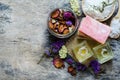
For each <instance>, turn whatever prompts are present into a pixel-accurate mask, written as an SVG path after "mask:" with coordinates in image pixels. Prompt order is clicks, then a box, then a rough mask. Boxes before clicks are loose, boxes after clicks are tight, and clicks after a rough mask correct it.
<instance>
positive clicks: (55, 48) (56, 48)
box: [51, 40, 65, 53]
mask: <svg viewBox="0 0 120 80" xmlns="http://www.w3.org/2000/svg"><path fill="white" fill-rule="evenodd" d="M64 43H65V42H64V41H62V40H60V41H57V42H54V43H53V44H52V45H51V51H52V52H53V53H58V51H59V50H60V49H61V47H62V46H63V45H64Z"/></svg>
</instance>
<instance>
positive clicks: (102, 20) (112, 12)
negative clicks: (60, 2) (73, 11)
mask: <svg viewBox="0 0 120 80" xmlns="http://www.w3.org/2000/svg"><path fill="white" fill-rule="evenodd" d="M84 1H85V0H82V11H83V13H84V14H85V16H87V15H88V14H87V13H86V12H85V11H84V8H83V5H84ZM117 1H118V0H117ZM115 6H116V4H114V5H113V7H112V11H111V13H110V14H109V15H108V16H107V17H105V18H104V19H96V20H98V21H100V22H104V21H106V20H108V19H109V18H110V17H111V16H112V15H113V14H114V11H115ZM88 16H89V15H88Z"/></svg>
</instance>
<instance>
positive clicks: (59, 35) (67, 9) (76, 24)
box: [47, 8, 78, 38]
mask: <svg viewBox="0 0 120 80" xmlns="http://www.w3.org/2000/svg"><path fill="white" fill-rule="evenodd" d="M57 9H62V10H66V11H70V12H72V14H73V15H74V17H75V29H74V30H73V31H72V32H70V33H68V34H66V35H63V34H57V33H55V32H54V31H52V30H51V29H50V28H49V24H48V22H49V20H50V19H51V18H50V16H51V13H52V12H53V11H55V10H57ZM51 13H50V14H49V17H48V20H47V27H48V28H47V29H48V31H49V32H50V33H51V34H52V35H53V36H55V37H57V38H69V37H70V36H72V35H73V34H74V33H75V32H76V31H77V29H78V20H77V16H76V14H75V13H74V12H73V11H72V10H71V9H69V8H55V9H53V10H52V11H51Z"/></svg>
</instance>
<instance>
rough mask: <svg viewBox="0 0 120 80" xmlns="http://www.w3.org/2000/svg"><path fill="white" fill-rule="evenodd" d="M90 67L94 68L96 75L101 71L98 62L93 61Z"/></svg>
mask: <svg viewBox="0 0 120 80" xmlns="http://www.w3.org/2000/svg"><path fill="white" fill-rule="evenodd" d="M90 66H91V67H92V69H93V71H94V73H95V74H97V73H99V71H100V63H99V62H98V61H97V60H93V61H91V62H90Z"/></svg>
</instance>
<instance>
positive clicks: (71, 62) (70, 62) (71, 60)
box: [65, 58, 74, 65]
mask: <svg viewBox="0 0 120 80" xmlns="http://www.w3.org/2000/svg"><path fill="white" fill-rule="evenodd" d="M65 61H66V62H67V63H68V64H70V65H71V64H73V63H74V60H73V59H72V58H66V59H65Z"/></svg>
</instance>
